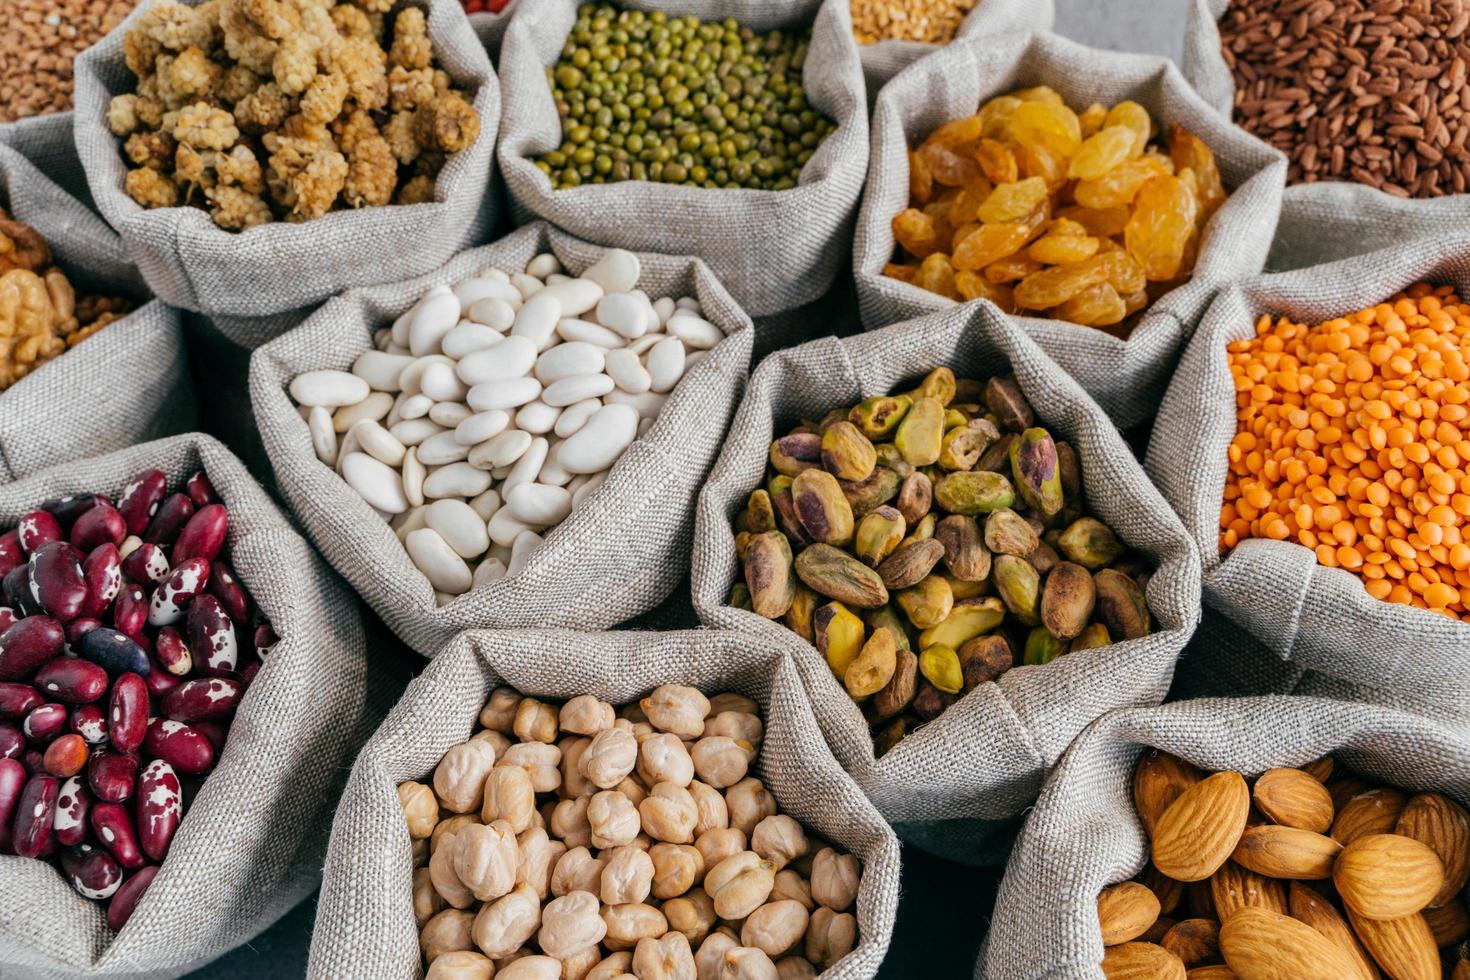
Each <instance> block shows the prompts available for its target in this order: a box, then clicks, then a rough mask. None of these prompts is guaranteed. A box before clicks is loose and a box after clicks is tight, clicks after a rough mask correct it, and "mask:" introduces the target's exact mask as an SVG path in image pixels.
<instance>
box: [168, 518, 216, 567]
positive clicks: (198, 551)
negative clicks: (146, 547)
mask: <svg viewBox="0 0 1470 980" xmlns="http://www.w3.org/2000/svg"><path fill="white" fill-rule="evenodd" d="M229 530H230V514H229V511H227V510H226V509H225V505H224V504H208V505H206V506H204V507H201V508H199V509H198V510H196V511H195V512H194V516H193V517H191V518H189V523H188V524H185V525H184V529H183V530H182V531H180V532H179V539H178V540H177V541H175V542H174V550H173V562H174V564H175V565H177V564H179V563H180V562H185V561H188V560H189V559H191V558H203V559H204V560H205V561H214V559H215V558H216V557H217V556H218V555H219V550H220V549H221V548H223V547H224V545H225V535H226V534H228V533H229Z"/></svg>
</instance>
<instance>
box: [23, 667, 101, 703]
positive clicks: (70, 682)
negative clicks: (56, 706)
mask: <svg viewBox="0 0 1470 980" xmlns="http://www.w3.org/2000/svg"><path fill="white" fill-rule="evenodd" d="M31 683H33V684H35V685H36V687H37V688H38V689H39V690H40V691H42V692H43V693H45V695H46V696H47V697H50V698H55V699H56V700H58V701H65V702H66V703H67V704H90V703H92V702H93V701H96V700H98V699H100V698H101V697H102V695H104V694H106V693H107V683H108V677H107V671H105V670H103V669H102V668H101V667H99V666H97V665H96V664H94V663H92V662H91V661H90V660H83V659H81V658H80V657H57V658H56V659H55V660H51V661H49V662H47V663H46V664H45V665H44V666H42V667H41V669H40V670H38V671H36V676H35V677H34V678H33V679H32V681H31Z"/></svg>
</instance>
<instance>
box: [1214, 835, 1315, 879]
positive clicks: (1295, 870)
mask: <svg viewBox="0 0 1470 980" xmlns="http://www.w3.org/2000/svg"><path fill="white" fill-rule="evenodd" d="M1341 850H1342V845H1341V844H1339V843H1338V842H1337V841H1335V840H1333V839H1332V838H1331V837H1324V836H1322V835H1321V834H1314V833H1312V832H1311V831H1310V830H1298V829H1297V828H1295V827H1273V826H1265V827H1252V828H1250V829H1249V830H1247V831H1246V832H1245V833H1243V834H1241V835H1240V843H1239V844H1237V845H1236V847H1235V852H1234V853H1233V854H1231V856H1230V857H1231V859H1232V860H1233V861H1235V862H1236V863H1237V864H1240V865H1242V866H1243V867H1246V868H1249V869H1250V870H1252V871H1254V872H1256V873H1257V874H1263V875H1265V876H1266V877H1268V878H1295V879H1301V880H1305V881H1314V880H1320V879H1322V878H1331V877H1332V863H1333V861H1334V860H1336V858H1337V854H1338V852H1339V851H1341Z"/></svg>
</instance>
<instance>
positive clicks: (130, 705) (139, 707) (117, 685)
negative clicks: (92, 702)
mask: <svg viewBox="0 0 1470 980" xmlns="http://www.w3.org/2000/svg"><path fill="white" fill-rule="evenodd" d="M107 731H108V737H109V738H110V739H111V740H112V744H113V747H115V748H116V749H117V750H118V751H119V752H132V751H135V750H136V749H137V748H138V746H140V745H142V744H143V736H144V735H147V734H148V685H147V684H145V683H144V682H143V678H142V677H141V676H140V675H138V674H122V675H120V676H119V677H118V678H117V680H115V681H113V682H112V698H111V700H110V701H109V703H108V710H107Z"/></svg>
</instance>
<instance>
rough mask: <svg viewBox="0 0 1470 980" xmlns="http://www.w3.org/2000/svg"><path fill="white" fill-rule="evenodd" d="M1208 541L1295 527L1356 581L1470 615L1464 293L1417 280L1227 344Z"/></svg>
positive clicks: (1469, 372)
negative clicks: (1228, 418)
mask: <svg viewBox="0 0 1470 980" xmlns="http://www.w3.org/2000/svg"><path fill="white" fill-rule="evenodd" d="M1228 350H1229V353H1230V373H1231V375H1232V376H1233V378H1234V381H1235V392H1236V419H1237V426H1236V434H1235V439H1234V440H1233V441H1232V442H1231V444H1230V450H1229V459H1230V471H1229V474H1228V475H1227V477H1226V483H1225V498H1224V502H1223V504H1222V506H1221V508H1220V550H1221V552H1222V553H1224V552H1227V551H1229V550H1230V549H1231V548H1233V547H1235V545H1236V544H1238V543H1239V542H1240V541H1242V540H1244V539H1246V538H1271V539H1274V540H1277V541H1286V540H1290V541H1296V542H1298V543H1300V544H1303V545H1305V546H1306V547H1308V548H1311V549H1312V550H1313V552H1314V553H1315V554H1316V556H1317V561H1318V562H1320V563H1321V564H1323V565H1326V566H1328V567H1329V568H1343V569H1347V570H1348V571H1350V572H1353V573H1354V574H1356V575H1358V576H1359V577H1361V578H1362V579H1363V585H1364V587H1365V588H1366V589H1367V590H1368V593H1369V594H1370V595H1372V596H1374V597H1376V598H1379V599H1386V600H1388V601H1389V602H1397V603H1403V604H1406V605H1413V606H1418V607H1420V608H1425V609H1432V610H1435V611H1437V612H1441V613H1444V614H1446V615H1450V616H1453V617H1455V618H1458V619H1461V620H1464V621H1467V622H1470V432H1467V430H1470V421H1467V419H1470V383H1467V382H1470V307H1467V306H1466V305H1465V303H1464V301H1463V300H1461V299H1460V297H1459V296H1457V295H1456V294H1455V292H1454V290H1453V289H1452V288H1450V287H1447V286H1444V287H1438V288H1436V287H1434V286H1430V285H1427V284H1422V283H1421V284H1419V285H1416V286H1414V287H1412V288H1411V289H1409V290H1408V291H1406V292H1404V293H1401V294H1399V295H1398V296H1395V297H1394V298H1392V299H1390V300H1389V301H1387V302H1385V303H1380V304H1379V305H1377V306H1372V307H1369V308H1368V309H1365V310H1360V311H1358V312H1357V313H1353V314H1351V315H1349V316H1345V317H1339V318H1337V319H1335V320H1328V321H1327V322H1326V323H1321V324H1318V325H1316V326H1307V325H1306V324H1301V323H1293V322H1291V321H1290V320H1288V319H1285V318H1282V319H1279V320H1276V321H1275V322H1272V320H1271V318H1270V317H1265V316H1263V317H1262V318H1261V319H1260V321H1259V322H1258V323H1257V324H1256V336H1255V337H1254V338H1252V339H1250V340H1242V341H1236V342H1234V343H1232V344H1230V345H1229V346H1228Z"/></svg>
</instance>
